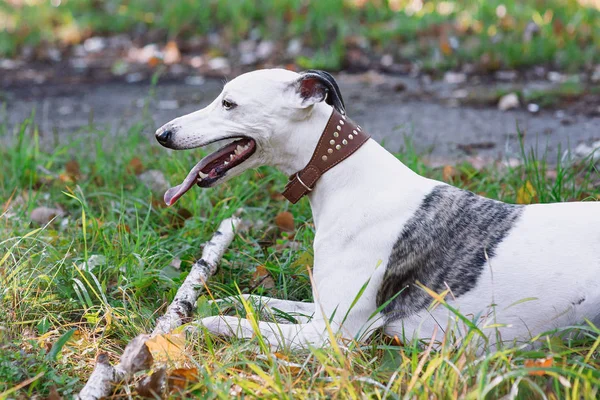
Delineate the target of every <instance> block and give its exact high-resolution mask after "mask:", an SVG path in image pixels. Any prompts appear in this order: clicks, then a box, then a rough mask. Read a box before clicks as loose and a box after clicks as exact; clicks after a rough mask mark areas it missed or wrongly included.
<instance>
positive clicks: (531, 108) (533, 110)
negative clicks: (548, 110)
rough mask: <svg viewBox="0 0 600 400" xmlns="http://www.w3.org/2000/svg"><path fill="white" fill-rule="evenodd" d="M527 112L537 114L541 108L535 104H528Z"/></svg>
mask: <svg viewBox="0 0 600 400" xmlns="http://www.w3.org/2000/svg"><path fill="white" fill-rule="evenodd" d="M527 111H529V112H530V113H532V114H535V113H537V112H538V111H540V106H539V105H537V104H535V103H529V104H527Z"/></svg>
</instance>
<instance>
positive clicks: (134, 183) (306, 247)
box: [0, 121, 600, 399]
mask: <svg viewBox="0 0 600 400" xmlns="http://www.w3.org/2000/svg"><path fill="white" fill-rule="evenodd" d="M0 129H3V131H0V135H1V136H2V137H5V138H10V139H11V142H12V143H13V144H12V145H11V146H3V147H2V148H1V149H0V168H1V170H2V171H3V173H2V175H1V179H0V198H1V199H3V203H4V201H6V202H7V203H11V204H12V209H11V211H10V212H11V213H13V214H14V215H12V216H10V217H7V216H6V215H5V217H2V218H0V309H1V310H2V313H0V399H2V398H15V397H18V398H28V397H29V396H32V395H46V394H47V393H48V392H49V391H50V390H51V388H52V387H54V386H55V387H57V388H58V390H59V393H60V394H62V395H64V396H66V397H70V396H71V395H72V394H73V393H75V392H77V391H78V390H79V389H81V387H82V385H83V382H84V381H85V380H86V378H87V376H89V374H90V372H91V370H92V368H93V365H94V357H95V356H96V354H97V352H98V351H100V350H101V351H105V352H108V354H109V355H110V357H111V360H112V361H113V362H114V361H116V360H117V358H118V356H119V354H120V353H121V351H122V349H123V347H124V346H125V344H126V343H127V342H128V341H129V340H130V339H131V338H132V337H134V336H135V335H137V334H138V333H140V332H148V331H150V330H151V329H152V326H153V321H154V320H155V319H156V318H157V316H158V315H160V314H161V312H162V311H163V310H164V305H165V304H167V303H168V302H169V301H170V300H171V299H172V298H173V296H174V293H175V291H176V290H177V287H178V285H179V284H180V283H181V282H182V280H183V279H184V278H185V276H186V273H187V271H189V268H190V266H191V264H192V262H193V261H194V260H195V259H196V258H198V257H199V255H200V253H201V249H200V244H201V243H203V242H204V241H206V240H208V239H209V238H210V237H211V236H212V234H213V232H214V230H215V229H216V227H217V226H218V224H219V222H220V221H221V220H222V219H223V218H226V217H229V216H231V215H232V214H233V213H234V212H236V210H238V209H239V208H240V207H244V209H245V213H244V218H246V219H248V220H249V221H252V222H254V228H251V229H250V230H249V231H248V232H245V233H243V234H241V235H240V236H238V237H237V238H236V239H235V240H234V242H233V243H232V245H231V247H230V249H229V251H228V252H227V253H226V255H225V257H224V260H223V262H222V264H221V266H220V270H219V272H218V273H217V275H216V276H214V277H213V278H212V279H211V281H210V284H209V288H210V294H207V295H205V296H204V297H202V298H201V301H200V302H199V303H198V309H197V314H198V316H199V317H201V316H207V315H210V314H213V313H215V310H214V309H211V307H209V306H208V305H207V302H206V300H207V299H208V298H209V296H214V297H215V298H219V297H225V296H228V295H235V294H237V293H238V287H239V290H240V291H241V292H243V293H249V292H252V293H256V294H265V295H268V296H272V297H278V298H284V299H292V300H310V297H311V290H310V277H309V273H308V271H307V270H306V267H307V266H309V267H310V265H311V264H312V247H311V246H312V239H313V236H314V227H313V225H312V221H311V213H310V208H309V205H308V202H307V201H306V200H303V201H301V202H300V203H299V204H298V205H296V206H291V205H290V204H289V203H287V202H285V201H283V200H282V199H280V198H279V197H277V196H276V193H277V192H278V191H280V190H281V189H282V188H283V186H284V184H285V180H286V178H285V176H283V174H280V173H278V172H276V171H274V170H273V169H270V168H262V169H260V170H258V171H249V172H246V173H244V174H243V176H241V177H238V178H235V179H233V180H232V181H230V182H228V183H226V184H224V185H221V186H219V187H217V188H214V189H211V190H204V191H201V190H199V189H193V193H190V194H188V195H186V196H184V197H183V198H182V199H181V200H180V202H179V203H177V205H176V206H175V207H173V208H164V207H163V206H162V201H161V199H160V195H157V194H153V193H151V191H150V190H149V189H147V188H146V187H145V186H144V185H142V184H141V183H140V181H139V179H138V178H136V176H135V174H134V172H133V171H132V169H134V167H135V165H137V168H140V164H141V165H142V168H146V169H147V168H152V169H158V170H161V171H163V172H164V173H165V174H166V176H167V177H168V178H169V179H170V180H171V182H178V181H179V180H180V179H182V178H183V177H184V176H185V174H186V173H187V170H188V168H189V167H190V166H191V165H193V164H194V162H195V161H196V160H197V158H198V157H199V154H198V152H197V151H188V152H177V153H170V154H169V152H167V151H166V150H165V149H163V148H162V147H160V146H158V145H157V144H156V143H155V142H154V140H153V138H152V137H151V136H152V135H151V134H150V132H153V131H154V130H153V127H151V126H147V125H146V124H144V123H143V122H142V123H139V124H137V125H135V126H134V127H133V128H131V129H130V130H129V131H127V132H119V134H118V135H116V136H109V134H108V133H107V132H106V131H104V130H99V129H97V128H95V127H93V126H90V127H88V128H86V129H82V131H81V133H80V135H79V136H75V137H74V140H73V141H71V142H70V143H69V144H67V145H59V146H57V147H56V148H55V149H54V151H53V152H45V151H42V150H41V147H40V146H39V145H38V135H37V130H36V128H35V127H34V126H33V125H32V124H31V123H30V122H29V121H26V122H24V123H23V124H22V125H21V127H20V129H19V130H18V131H16V132H12V131H11V132H8V131H6V128H1V127H0ZM398 157H399V158H400V159H401V160H402V161H403V162H404V163H406V164H407V165H408V166H409V167H410V168H412V169H413V170H415V171H417V172H418V173H420V174H423V175H425V176H428V177H432V178H436V179H442V178H443V177H444V171H443V169H442V168H437V169H436V168H431V167H429V166H427V165H426V164H425V163H423V162H422V160H421V158H420V157H419V155H418V154H416V153H415V152H414V151H413V150H412V149H411V146H410V144H407V146H406V149H405V151H403V152H402V153H401V154H399V155H398ZM523 158H524V161H525V162H524V165H523V166H521V167H517V168H512V169H503V170H501V169H498V168H496V167H490V168H488V169H484V170H481V171H478V170H475V169H474V168H473V167H472V166H470V165H469V164H462V165H459V166H457V167H456V168H455V169H454V170H453V171H452V172H453V173H452V174H448V168H446V174H445V175H446V178H447V179H448V180H449V181H450V182H451V183H453V184H455V185H457V186H460V187H463V188H466V189H469V190H472V191H474V192H476V193H480V194H484V195H486V196H489V197H492V198H497V199H502V200H506V201H509V202H514V201H516V200H517V197H518V193H519V190H520V189H522V188H523V187H524V186H525V185H526V184H525V183H526V182H530V184H531V186H532V187H533V189H534V190H535V194H533V196H532V197H533V201H539V202H555V201H571V200H595V199H597V198H598V196H599V195H600V188H599V186H598V185H597V183H598V178H599V176H598V173H597V172H596V171H595V170H594V169H593V168H591V167H590V166H589V165H588V164H587V163H579V164H577V165H572V166H569V167H568V168H567V167H564V166H561V165H560V163H559V165H558V166H556V167H552V168H550V167H548V165H547V164H546V162H545V161H544V159H543V157H540V156H538V155H535V154H530V153H528V152H527V151H525V150H524V151H523ZM134 159H137V161H134V162H132V160H134ZM73 161H76V162H77V163H74V162H73ZM75 164H78V167H79V171H77V168H76V165H75ZM521 191H522V190H521ZM39 206H52V207H56V206H60V207H62V208H63V209H64V210H65V211H66V213H67V214H66V216H65V217H63V218H58V220H57V221H55V222H53V223H50V224H48V225H45V226H41V227H40V226H37V225H35V224H32V223H30V218H29V213H30V212H31V211H32V210H33V209H34V208H36V207H39ZM286 210H289V211H291V212H292V213H293V215H294V217H295V222H296V232H295V234H294V235H293V237H292V235H290V234H284V233H281V232H280V231H279V230H278V229H277V228H276V226H275V224H274V223H273V220H274V217H275V216H276V215H277V214H278V213H280V212H282V211H286ZM186 216H192V217H191V218H187V219H185V217H186ZM63 221H65V222H64V223H63ZM258 221H264V225H263V226H261V225H260V224H259V223H258ZM176 258H179V259H181V260H182V263H181V266H180V268H179V269H177V268H174V267H172V266H170V264H171V263H172V261H173V260H174V259H176ZM86 260H89V265H88V266H89V268H86ZM92 260H94V262H92ZM259 265H264V266H265V267H266V268H267V270H268V271H269V274H270V276H271V277H272V278H273V281H274V287H269V286H267V287H263V286H261V285H257V284H256V282H255V281H254V280H253V276H252V275H253V273H254V271H255V268H256V267H257V266H259ZM157 310H158V311H157ZM579 333H580V335H579V336H577V337H573V336H568V335H566V334H565V335H558V336H555V337H546V336H542V337H541V338H540V339H539V342H540V343H541V347H540V348H539V349H537V350H535V351H534V350H530V349H527V348H516V349H515V348H502V349H495V350H492V349H489V350H488V351H487V352H485V353H484V354H482V355H477V354H475V353H474V352H473V349H472V348H470V347H469V345H468V344H469V343H468V342H469V341H467V342H466V343H463V344H459V345H455V344H453V342H452V341H451V340H450V338H445V339H444V340H445V341H444V344H443V345H442V346H441V347H440V348H439V349H434V350H432V349H429V348H427V347H426V346H425V345H424V344H422V343H418V342H414V343H405V344H403V345H402V344H399V343H395V342H393V341H390V340H388V339H386V338H384V337H383V335H381V334H379V333H378V334H376V335H375V337H374V338H372V339H371V340H369V341H367V342H365V343H358V342H351V343H347V345H346V346H344V347H331V348H324V349H311V350H303V351H295V352H293V351H284V352H282V353H278V354H276V355H273V354H270V353H269V352H265V351H262V350H261V349H260V347H257V339H254V340H251V341H241V340H237V339H221V338H217V337H214V336H210V335H208V334H201V335H198V336H195V337H192V338H191V339H190V340H189V341H188V344H187V352H186V356H187V357H188V360H187V362H186V365H187V366H188V367H191V366H195V367H196V368H197V369H198V377H197V382H195V383H193V384H191V385H189V386H188V387H187V388H186V389H185V391H184V393H186V394H187V395H190V396H205V397H206V398H229V393H230V390H235V389H237V390H241V391H242V393H244V394H245V395H247V396H248V397H254V396H256V397H260V398H304V397H306V398H384V397H385V398H391V399H394V398H401V397H418V398H431V397H434V398H456V397H459V396H460V397H464V398H469V399H474V398H484V397H485V398H499V397H501V396H504V395H507V394H509V393H511V392H513V393H514V391H515V390H517V389H518V393H519V397H520V398H586V399H594V398H597V396H598V394H599V385H600V351H599V345H600V336H599V334H600V331H599V330H598V328H596V327H592V326H587V325H586V326H584V327H583V328H581V329H580V330H579ZM68 335H72V336H71V337H70V338H69V337H68ZM61 338H62V340H61ZM475 338H476V337H474V338H473V339H472V340H475ZM67 339H68V340H67ZM438 339H440V340H441V339H442V338H441V337H440V338H438ZM547 356H551V357H553V360H554V361H553V364H552V365H551V366H548V367H544V368H539V367H538V368H536V367H535V365H534V366H533V367H532V366H530V365H529V364H528V363H530V362H531V360H535V359H539V358H543V357H547ZM290 365H291V366H290ZM535 371H537V372H538V373H539V374H540V375H536V374H532V373H533V372H535ZM28 380H29V383H28V384H27V385H23V386H22V387H21V386H20V384H22V383H23V382H26V383H27V382H28ZM236 385H237V386H236ZM238 387H239V389H238ZM119 393H120V394H121V395H124V391H122V390H121V391H120V392H119ZM173 396H175V397H176V396H179V395H177V394H176V393H175V394H173Z"/></svg>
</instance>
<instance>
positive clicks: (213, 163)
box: [164, 137, 256, 206]
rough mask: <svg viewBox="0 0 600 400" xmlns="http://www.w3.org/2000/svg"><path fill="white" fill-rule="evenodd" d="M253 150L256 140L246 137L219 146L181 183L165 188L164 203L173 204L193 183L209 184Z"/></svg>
mask: <svg viewBox="0 0 600 400" xmlns="http://www.w3.org/2000/svg"><path fill="white" fill-rule="evenodd" d="M229 139H231V138H229ZM254 151H256V142H255V141H254V140H252V139H250V138H246V137H242V138H239V139H236V140H234V141H233V142H231V143H229V144H227V145H225V146H223V147H221V148H220V149H219V150H217V151H215V152H214V153H212V154H210V155H208V156H206V157H204V158H203V159H202V160H201V161H200V162H199V163H198V164H196V165H195V166H194V168H192V169H191V171H190V172H189V173H188V175H187V177H186V178H185V179H184V180H183V182H181V184H179V185H177V186H175V187H173V188H171V189H169V190H167V192H166V193H165V197H164V200H165V203H167V205H168V206H170V205H173V204H174V203H175V202H176V201H177V200H179V198H180V197H181V196H183V195H184V194H185V193H186V192H187V191H188V190H190V189H191V188H192V186H194V184H198V186H200V187H209V186H211V185H212V184H213V183H214V182H216V181H217V180H219V179H220V178H222V177H223V176H225V174H226V173H227V171H229V170H230V169H232V168H233V167H236V166H238V165H240V164H241V163H243V162H244V161H246V160H247V159H248V158H250V156H251V155H252V154H254Z"/></svg>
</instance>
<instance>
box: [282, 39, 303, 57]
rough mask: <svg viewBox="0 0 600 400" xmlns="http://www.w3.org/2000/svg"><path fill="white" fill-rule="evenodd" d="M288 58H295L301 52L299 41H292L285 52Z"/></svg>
mask: <svg viewBox="0 0 600 400" xmlns="http://www.w3.org/2000/svg"><path fill="white" fill-rule="evenodd" d="M285 51H286V53H287V55H288V56H289V57H296V56H297V55H299V54H300V52H301V51H302V41H301V40H300V39H292V40H290V42H289V43H288V45H287V49H286V50H285Z"/></svg>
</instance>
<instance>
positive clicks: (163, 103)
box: [158, 100, 179, 110]
mask: <svg viewBox="0 0 600 400" xmlns="http://www.w3.org/2000/svg"><path fill="white" fill-rule="evenodd" d="M158 108H160V109H161V110H176V109H177V108H179V102H178V101H177V100H160V101H159V102H158Z"/></svg>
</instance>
